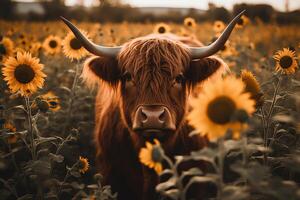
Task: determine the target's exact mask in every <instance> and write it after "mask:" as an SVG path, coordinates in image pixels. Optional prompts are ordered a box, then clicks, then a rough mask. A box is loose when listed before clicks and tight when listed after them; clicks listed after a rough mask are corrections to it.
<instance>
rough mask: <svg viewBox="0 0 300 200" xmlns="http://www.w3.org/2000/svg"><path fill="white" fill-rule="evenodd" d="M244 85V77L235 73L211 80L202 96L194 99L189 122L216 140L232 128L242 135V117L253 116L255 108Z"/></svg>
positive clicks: (236, 134) (234, 134) (235, 133)
mask: <svg viewBox="0 0 300 200" xmlns="http://www.w3.org/2000/svg"><path fill="white" fill-rule="evenodd" d="M244 89H245V85H244V83H243V82H242V80H241V79H238V78H236V77H234V76H227V77H225V78H224V79H219V80H217V81H214V82H213V81H210V82H208V83H207V84H206V85H205V86H204V88H203V91H202V92H201V94H200V95H199V96H198V98H195V99H194V100H192V102H191V106H192V111H191V112H190V113H189V114H188V116H187V119H188V121H189V123H190V124H191V125H192V126H194V127H195V128H196V130H197V131H198V132H200V133H201V134H203V135H207V136H208V138H209V139H210V140H212V141H215V140H216V139H218V138H220V137H222V136H224V134H225V133H226V131H227V130H228V129H231V130H232V131H233V137H234V138H235V139H238V138H239V137H240V132H239V131H240V129H241V128H242V125H243V124H242V123H243V122H242V121H243V119H241V118H244V117H245V116H247V115H248V116H250V115H251V114H252V113H253V112H254V110H255V108H254V105H255V102H254V101H253V100H252V99H250V94H249V93H244Z"/></svg>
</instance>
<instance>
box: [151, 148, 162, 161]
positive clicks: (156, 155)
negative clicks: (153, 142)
mask: <svg viewBox="0 0 300 200" xmlns="http://www.w3.org/2000/svg"><path fill="white" fill-rule="evenodd" d="M151 157H152V160H153V161H154V162H161V160H162V157H161V152H160V150H159V147H156V146H154V147H153V149H152V152H151Z"/></svg>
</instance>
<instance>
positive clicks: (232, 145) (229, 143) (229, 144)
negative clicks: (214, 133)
mask: <svg viewBox="0 0 300 200" xmlns="http://www.w3.org/2000/svg"><path fill="white" fill-rule="evenodd" d="M242 145H243V141H242V140H225V141H224V151H225V154H227V153H228V152H229V151H231V150H235V149H240V148H242Z"/></svg>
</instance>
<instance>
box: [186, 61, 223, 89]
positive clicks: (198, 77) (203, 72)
mask: <svg viewBox="0 0 300 200" xmlns="http://www.w3.org/2000/svg"><path fill="white" fill-rule="evenodd" d="M227 69H228V67H227V65H226V64H225V63H224V62H223V61H222V59H220V58H217V57H207V58H202V59H195V60H192V61H191V62H190V66H189V68H188V69H187V70H186V72H185V77H186V79H187V81H188V82H189V83H190V85H196V84H197V83H199V82H202V81H204V80H206V79H208V78H209V77H211V76H213V75H215V74H222V73H224V72H225V71H226V70H227Z"/></svg>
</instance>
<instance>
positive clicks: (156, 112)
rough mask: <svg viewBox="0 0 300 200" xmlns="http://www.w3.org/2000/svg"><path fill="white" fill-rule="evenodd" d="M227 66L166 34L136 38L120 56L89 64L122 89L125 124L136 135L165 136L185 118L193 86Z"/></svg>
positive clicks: (98, 58) (100, 74)
mask: <svg viewBox="0 0 300 200" xmlns="http://www.w3.org/2000/svg"><path fill="white" fill-rule="evenodd" d="M220 66H221V62H220V61H219V60H217V59H215V58H204V59H200V60H190V56H189V52H188V49H187V48H186V47H185V46H184V45H183V44H181V43H177V42H174V41H171V40H166V39H157V38H156V39H136V40H134V41H132V42H130V43H128V44H127V45H125V46H124V47H123V50H122V51H121V52H120V54H119V56H118V57H117V58H104V57H97V58H95V59H93V60H91V61H90V62H89V63H88V67H89V68H90V69H91V70H92V72H94V73H95V74H96V75H97V76H98V77H99V78H100V79H102V80H103V81H105V82H107V83H109V84H110V85H111V87H114V88H115V89H116V90H117V92H118V93H119V94H120V97H121V100H120V105H119V106H120V111H121V115H122V118H123V119H122V120H123V121H124V124H125V125H126V126H127V127H128V129H129V130H130V132H131V133H132V134H134V136H135V137H138V138H143V139H149V138H154V137H155V138H159V139H160V140H161V141H164V140H165V139H167V138H169V137H170V136H172V135H175V134H176V132H177V131H178V130H179V129H180V127H181V124H182V122H183V121H184V114H185V112H186V108H187V95H188V92H189V89H190V88H191V87H192V86H193V85H195V84H197V83H199V82H201V81H203V80H205V79H207V78H208V77H209V76H211V75H212V74H214V73H215V72H216V71H217V70H218V69H219V68H220Z"/></svg>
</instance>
